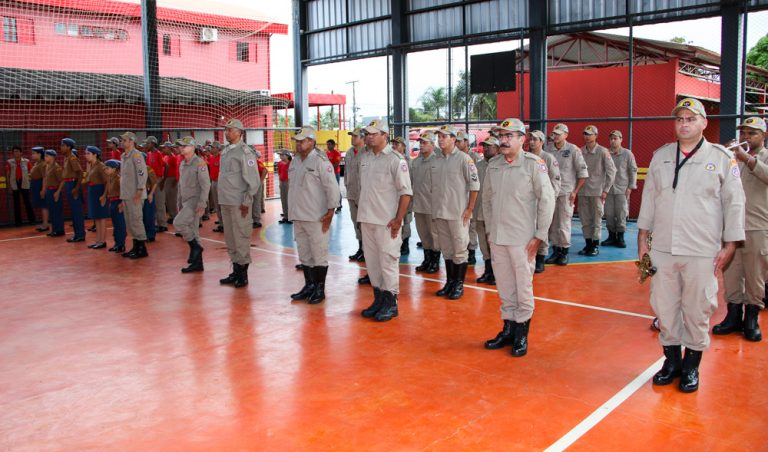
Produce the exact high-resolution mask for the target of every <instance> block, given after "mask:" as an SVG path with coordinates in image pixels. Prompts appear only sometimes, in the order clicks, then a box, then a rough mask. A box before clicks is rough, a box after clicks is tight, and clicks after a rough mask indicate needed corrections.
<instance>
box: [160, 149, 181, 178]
mask: <svg viewBox="0 0 768 452" xmlns="http://www.w3.org/2000/svg"><path fill="white" fill-rule="evenodd" d="M163 162H164V163H165V164H166V165H168V171H166V172H165V177H172V178H174V179H178V178H179V165H178V164H177V163H176V156H175V155H173V154H170V155H164V156H163Z"/></svg>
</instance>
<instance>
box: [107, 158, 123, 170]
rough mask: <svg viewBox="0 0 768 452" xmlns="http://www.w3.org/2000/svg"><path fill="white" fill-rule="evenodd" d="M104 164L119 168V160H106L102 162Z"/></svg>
mask: <svg viewBox="0 0 768 452" xmlns="http://www.w3.org/2000/svg"><path fill="white" fill-rule="evenodd" d="M104 164H105V165H107V166H108V167H110V168H114V169H119V168H120V160H115V159H112V160H107V161H106V162H104Z"/></svg>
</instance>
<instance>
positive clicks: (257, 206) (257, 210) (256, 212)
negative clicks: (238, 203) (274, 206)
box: [251, 183, 264, 223]
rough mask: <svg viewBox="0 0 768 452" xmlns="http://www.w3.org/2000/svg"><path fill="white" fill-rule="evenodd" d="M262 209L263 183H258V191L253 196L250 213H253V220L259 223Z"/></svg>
mask: <svg viewBox="0 0 768 452" xmlns="http://www.w3.org/2000/svg"><path fill="white" fill-rule="evenodd" d="M263 209H264V184H263V183H262V184H259V191H257V192H256V196H254V197H253V207H252V208H251V213H252V214H253V222H254V223H255V222H257V221H258V222H259V223H261V211H262V210H263Z"/></svg>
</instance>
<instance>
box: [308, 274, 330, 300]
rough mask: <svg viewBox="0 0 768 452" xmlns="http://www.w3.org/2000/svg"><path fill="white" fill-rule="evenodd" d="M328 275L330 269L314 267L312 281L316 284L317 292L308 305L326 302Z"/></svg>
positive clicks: (313, 293)
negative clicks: (326, 280)
mask: <svg viewBox="0 0 768 452" xmlns="http://www.w3.org/2000/svg"><path fill="white" fill-rule="evenodd" d="M326 275H328V267H327V266H324V267H312V281H313V282H314V283H315V290H314V291H312V294H311V295H310V296H309V300H307V304H318V303H321V302H322V301H323V300H325V277H326Z"/></svg>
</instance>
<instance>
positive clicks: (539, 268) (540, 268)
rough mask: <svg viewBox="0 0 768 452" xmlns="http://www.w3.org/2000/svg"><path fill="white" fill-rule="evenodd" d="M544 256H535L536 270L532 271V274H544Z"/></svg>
mask: <svg viewBox="0 0 768 452" xmlns="http://www.w3.org/2000/svg"><path fill="white" fill-rule="evenodd" d="M545 257H546V256H544V255H543V254H537V255H536V268H535V270H534V271H533V272H534V273H544V258H545Z"/></svg>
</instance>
